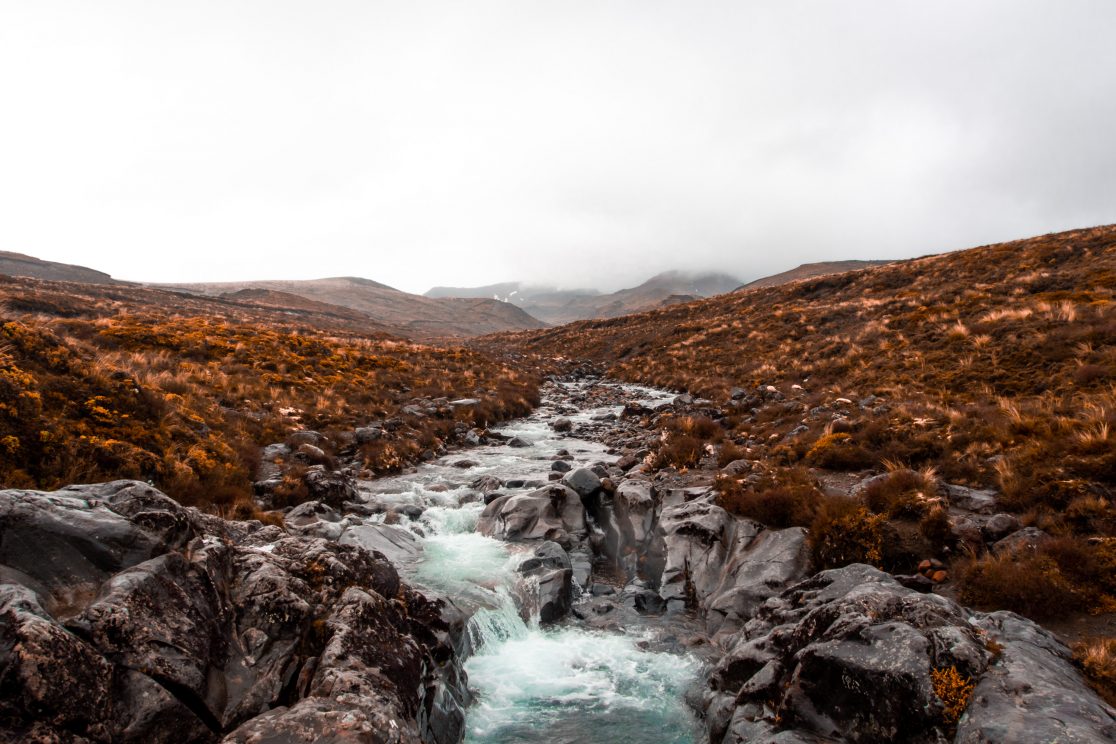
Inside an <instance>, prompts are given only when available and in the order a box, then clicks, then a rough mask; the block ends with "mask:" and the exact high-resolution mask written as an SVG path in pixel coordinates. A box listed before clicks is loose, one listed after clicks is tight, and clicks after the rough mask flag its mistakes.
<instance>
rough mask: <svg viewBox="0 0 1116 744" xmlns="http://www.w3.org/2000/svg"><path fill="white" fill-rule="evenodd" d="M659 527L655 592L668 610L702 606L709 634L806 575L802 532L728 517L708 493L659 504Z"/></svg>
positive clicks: (748, 613)
mask: <svg viewBox="0 0 1116 744" xmlns="http://www.w3.org/2000/svg"><path fill="white" fill-rule="evenodd" d="M659 530H660V533H661V536H662V540H663V543H664V551H665V565H664V568H663V572H662V581H661V587H660V591H659V593H660V596H662V598H663V600H664V601H666V602H667V605H668V607H669V608H670V609H681V608H682V607H685V606H696V607H698V608H701V609H703V610H706V611H707V624H708V627H709V630H710V632H715V631H717V630H721V629H722V628H725V629H726V630H730V629H732V628H734V627H735V626H736V625H738V624H739V623H741V622H743V621H744V620H746V619H747V618H748V617H750V616H751V614H752V613H753V612H754V611H755V610H756V609H757V608H758V607H759V606H760V605H761V604H762V603H763V602H764V601H765V600H766V599H767V598H768V597H771V596H773V595H775V594H777V593H778V592H780V591H782V589H783V588H785V587H786V586H788V585H789V584H790V583H792V582H794V581H797V580H799V579H800V578H801V577H802V576H803V575H805V571H806V568H807V565H808V551H807V548H806V534H805V530H803V529H801V528H797V527H795V528H790V529H786V530H768V529H766V528H764V527H763V525H761V524H759V523H758V522H754V521H752V520H748V519H737V518H734V517H732V516H731V515H729V514H728V513H727V512H726V511H725V510H724V509H722V508H721V507H719V506H716V505H714V504H713V503H712V502H711V501H710V500H709V497H708V496H705V497H700V498H698V499H696V500H693V501H688V502H683V503H681V504H677V505H674V506H668V507H664V509H663V512H662V515H661V517H660V521H659ZM726 626H727V627H726Z"/></svg>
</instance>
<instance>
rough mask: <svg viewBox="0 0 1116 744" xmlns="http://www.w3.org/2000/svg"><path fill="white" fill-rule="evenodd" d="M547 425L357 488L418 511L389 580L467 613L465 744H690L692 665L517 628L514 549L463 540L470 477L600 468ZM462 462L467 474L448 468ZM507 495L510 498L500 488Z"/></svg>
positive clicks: (620, 645)
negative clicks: (398, 573) (560, 460)
mask: <svg viewBox="0 0 1116 744" xmlns="http://www.w3.org/2000/svg"><path fill="white" fill-rule="evenodd" d="M624 389H625V391H626V392H628V393H629V394H630V395H631V397H632V399H635V400H643V401H651V402H657V401H660V400H664V399H666V396H665V395H664V394H662V393H660V392H659V391H653V390H649V389H646V388H636V387H634V386H626V387H625V388H624ZM618 411H619V408H616V407H610V408H599V409H590V410H586V411H580V412H578V413H577V414H574V415H570V416H568V418H571V419H572V420H573V421H574V422H579V421H588V420H590V419H591V418H592V417H593V416H595V415H600V414H603V413H616V412H618ZM556 417H557V414H556V412H555V410H554V409H553V408H552V407H551V406H549V405H547V404H546V403H544V405H543V406H542V407H541V408H540V409H539V410H538V411H537V412H536V413H535V414H534V415H533V416H531V417H529V418H526V419H522V420H520V421H518V422H515V423H513V424H510V425H508V426H507V427H505V428H503V429H502V430H501V431H502V433H504V434H507V435H509V436H518V437H520V438H522V439H524V440H526V441H528V442H530V446H529V447H523V448H511V447H507V446H503V445H500V446H488V447H479V448H474V449H470V450H467V451H463V452H458V453H454V454H451V455H449V456H447V457H444V458H442V459H441V460H439V461H437V462H434V463H431V464H429V465H424V466H422V467H420V468H418V470H417V471H416V472H414V473H410V474H407V475H403V476H399V477H396V478H390V479H383V480H380V481H372V482H368V483H365V484H364V486H365V490H366V492H367V493H368V495H369V496H370V497H372V498H374V499H377V500H379V501H381V502H383V503H387V504H395V505H406V504H412V505H417V506H423V507H425V511H424V512H423V514H422V516H421V517H420V518H419V519H418V520H416V521H415V522H414V523H409V524H410V525H411V526H412V528H417V529H416V531H417V532H420V533H421V534H422V535H423V538H422V540H421V544H422V553H421V558H419V559H418V560H416V561H415V562H414V563H413V564H412V565H401V566H400V569H401V570H402V571H403V572H404V573H405V574H406V575H408V577H409V578H410V579H411V580H412V581H414V582H415V583H417V584H419V585H421V586H425V587H427V588H429V589H432V590H434V591H437V592H442V593H445V594H446V595H448V596H450V597H452V598H454V599H455V601H463V602H465V603H466V604H467V605H468V606H470V608H471V609H474V610H475V612H474V614H473V615H472V618H471V620H470V622H469V626H468V633H469V635H470V641H471V643H470V646H471V648H472V656H470V657H469V659H468V660H467V661H466V663H465V669H466V671H467V673H468V675H469V685H470V687H471V688H472V689H473V690H474V692H475V693H476V698H477V700H476V702H475V703H474V704H473V705H472V706H471V707H470V708H469V710H468V711H467V721H466V726H467V736H466V741H467V742H471V743H473V744H482V743H484V744H502V743H505V742H506V743H511V742H528V741H542V742H548V743H554V744H563V743H567V742H568V743H569V744H574V743H575V742H576V743H577V744H597V743H599V744H606V743H607V744H624V743H625V742H633V743H634V742H647V741H654V742H659V743H660V744H676V743H682V742H687V743H688V742H693V741H694V740H695V734H696V724H695V721H694V719H693V717H692V715H691V714H690V712H689V710H688V708H687V707H686V706H685V704H684V702H683V697H684V693H685V691H686V689H687V688H688V687H689V686H690V685H691V684H692V683H693V682H694V680H695V679H696V678H697V675H698V673H699V666H700V665H699V663H698V662H697V661H696V660H695V659H693V658H692V657H689V656H680V655H677V654H668V653H656V652H653V651H649V650H646V649H644V648H642V647H641V644H640V642H641V641H642V640H644V636H645V634H646V630H645V629H640V628H631V629H627V631H626V632H625V633H604V632H599V631H593V630H588V629H585V628H580V627H577V626H576V625H574V624H567V625H560V626H556V627H552V628H540V627H539V626H538V624H537V621H535V620H532V621H529V622H524V620H523V619H522V618H521V617H520V614H519V612H518V610H517V608H516V605H515V603H514V601H513V599H512V595H511V586H512V585H513V583H514V580H515V576H516V574H515V568H516V566H517V565H518V564H519V562H520V561H521V560H522V559H523V557H524V556H525V552H524V551H525V547H523V546H514V545H510V544H508V543H504V542H502V541H499V540H495V539H493V538H490V537H485V536H483V535H480V534H477V533H476V532H474V530H475V528H476V523H477V517H478V516H479V514H480V512H481V511H482V509H483V505H482V504H481V503H477V502H471V503H464V504H462V503H461V502H460V499H461V498H463V497H465V496H466V494H471V491H470V490H469V489H468V488H467V487H466V486H467V484H468V483H469V482H471V481H472V480H474V479H475V478H477V477H479V476H481V475H493V476H496V477H498V478H500V479H501V480H504V481H509V480H523V481H532V480H533V481H536V482H538V481H545V480H546V477H547V473H548V472H549V468H550V462H551V459H552V458H553V457H554V455H555V454H557V453H558V452H559V450H563V449H565V450H568V451H569V452H570V454H571V455H572V456H573V458H574V462H573V463H572V464H574V465H575V466H577V465H583V464H588V463H591V462H595V461H598V460H607V459H609V458H608V456H607V455H606V454H605V451H604V447H602V446H601V445H600V444H598V443H595V442H590V441H586V440H582V439H577V438H573V437H569V436H565V435H560V434H557V433H555V432H554V431H553V429H551V427H550V426H549V422H550V421H551V420H553V419H554V418H556ZM462 459H469V460H472V461H475V462H476V463H477V465H475V466H474V467H471V468H469V469H467V470H462V469H461V468H457V467H455V466H454V463H455V462H458V461H460V460H462ZM530 487H531V486H530V485H525V486H524V488H530ZM509 490H514V489H508V488H506V487H505V488H503V489H501V491H503V492H508V491H509ZM403 521H404V523H408V522H407V520H403Z"/></svg>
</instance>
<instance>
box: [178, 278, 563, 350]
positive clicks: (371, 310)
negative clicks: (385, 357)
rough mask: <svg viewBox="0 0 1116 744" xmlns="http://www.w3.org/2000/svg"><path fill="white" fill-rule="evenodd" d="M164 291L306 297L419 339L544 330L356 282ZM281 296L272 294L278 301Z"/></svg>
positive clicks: (516, 311) (496, 311) (501, 306)
mask: <svg viewBox="0 0 1116 744" xmlns="http://www.w3.org/2000/svg"><path fill="white" fill-rule="evenodd" d="M161 286H165V287H166V288H169V289H177V290H180V291H185V292H192V293H195V294H202V295H210V296H219V295H229V294H234V293H237V292H242V291H245V290H252V291H265V292H275V293H281V294H283V295H290V296H296V297H301V298H304V299H306V300H312V301H314V302H318V303H325V304H328V305H336V306H340V307H345V308H349V309H351V310H356V311H358V312H360V313H363V314H364V315H365V316H367V317H369V318H371V319H372V321H374V322H375V323H378V324H380V325H382V326H384V327H387V328H390V329H391V330H392V332H394V333H397V334H399V335H402V336H407V337H413V338H440V337H464V336H476V335H481V334H486V333H497V332H500V331H507V330H521V329H531V328H542V327H543V325H544V324H543V323H541V322H540V321H539V320H537V319H535V318H533V317H531V316H530V315H528V314H527V313H526V312H524V311H523V310H521V309H520V308H518V307H516V306H514V305H511V304H508V303H503V302H497V301H496V300H492V299H432V298H428V297H422V296H419V295H413V294H410V293H407V292H401V291H399V290H397V289H393V288H392V287H388V286H387V285H384V284H380V283H378V282H374V281H371V280H369V279H360V278H356V277H334V278H329V279H311V280H302V281H298V280H292V281H253V282H217V283H190V284H173V285H161ZM276 297H277V295H272V299H273V300H275V299H276Z"/></svg>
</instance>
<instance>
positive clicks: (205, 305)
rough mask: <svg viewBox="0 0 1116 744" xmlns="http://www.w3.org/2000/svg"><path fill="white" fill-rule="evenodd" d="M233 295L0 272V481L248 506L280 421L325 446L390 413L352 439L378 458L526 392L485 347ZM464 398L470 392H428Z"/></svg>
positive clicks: (367, 465) (406, 454) (526, 381)
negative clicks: (146, 488) (374, 430)
mask: <svg viewBox="0 0 1116 744" xmlns="http://www.w3.org/2000/svg"><path fill="white" fill-rule="evenodd" d="M240 299H241V300H242V301H240V302H238V301H234V300H231V299H229V298H208V297H197V296H191V295H184V294H181V293H175V292H169V291H166V290H159V289H152V288H148V287H140V286H131V285H114V286H104V285H92V284H89V285H80V284H72V283H55V282H47V281H39V280H34V279H17V278H8V277H0V453H2V454H3V456H2V457H0V485H2V486H3V487H14V488H55V487H59V486H63V485H67V484H70V483H74V482H96V481H101V480H106V479H111V478H137V479H140V480H145V481H146V480H150V481H152V482H154V483H155V484H156V485H157V486H158V487H159V488H161V489H162V490H164V491H165V492H166V493H168V494H170V495H171V496H173V497H174V498H175V499H177V500H179V501H180V502H182V503H186V504H192V505H199V506H202V507H206V508H219V509H222V510H233V509H239V510H241V511H240V512H237V513H242V512H243V514H251V513H254V510H255V505H254V502H253V501H252V499H251V494H252V491H253V480H255V479H256V475H257V473H256V470H257V468H258V467H260V465H261V459H260V448H261V446H263V445H267V444H269V443H273V442H283V441H284V439H285V438H286V437H287V436H288V435H290V434H292V433H294V432H299V431H304V430H320V431H322V432H326V434H325V435H323V436H322V437H321V438H320V439H319V438H318V437H317V436H315V438H314V439H315V441H317V444H316V445H315V447H317V448H318V449H321V450H324V454H322V455H321V457H329V456H331V454H332V450H333V448H334V447H343V446H347V447H350V448H352V447H353V446H354V445H353V439H352V437H353V435H352V430H353V429H354V428H355V427H358V426H361V425H364V424H366V423H368V422H369V421H372V420H380V421H383V420H384V419H391V418H395V419H397V423H396V424H393V427H392V428H391V429H390V430H387V431H386V432H385V433H383V435H382V436H381V437H380V438H379V439H377V441H375V442H370V443H368V444H366V445H363V446H362V447H360V448H357V449H356V450H355V456H356V458H357V460H358V461H359V462H360V463H361V467H362V468H364V469H367V470H368V471H370V472H390V471H392V470H397V469H399V468H400V467H402V466H404V465H406V464H407V463H410V462H414V461H416V460H417V458H418V457H419V456H420V454H421V453H422V452H423V451H424V450H427V449H429V448H432V447H433V448H439V447H442V446H443V443H445V442H448V441H452V440H453V438H454V437H456V436H457V435H458V434H459V433H460V429H459V427H458V424H459V423H464V422H468V423H469V424H470V425H471V424H472V423H474V421H475V422H476V423H479V424H481V425H483V424H485V423H487V422H488V421H495V420H498V419H501V418H507V417H509V416H512V415H522V414H523V413H525V412H527V411H528V410H530V408H531V406H532V405H533V404H532V400H533V399H534V396H535V395H536V385H535V382H534V381H533V380H532V379H531V378H530V377H528V376H524V375H521V374H520V373H518V372H515V371H513V370H511V369H509V368H507V367H505V366H503V365H501V364H499V363H495V362H492V361H489V360H488V359H487V358H486V357H484V356H482V355H479V354H476V353H473V352H467V351H464V350H462V349H459V348H454V347H437V346H426V345H421V344H415V343H412V342H408V341H404V340H401V339H399V338H395V337H391V336H389V335H387V334H385V333H382V332H379V331H378V330H377V329H376V327H375V326H374V325H373V324H371V323H370V322H369V321H368V320H367V319H366V318H363V317H361V318H358V319H356V320H355V321H354V319H352V318H349V317H345V315H344V312H335V311H334V309H331V308H329V307H325V308H320V307H317V306H314V305H308V306H307V307H304V308H303V309H302V310H301V311H299V312H297V313H293V314H292V311H291V310H290V309H289V308H281V309H278V310H277V309H275V308H273V307H269V306H267V305H266V303H267V302H268V301H271V300H274V299H275V296H274V295H272V294H264V295H260V294H258V293H251V294H249V295H247V296H243V295H242V296H241V298H240ZM341 310H342V311H343V309H341ZM349 312H351V311H349ZM461 398H469V399H472V400H473V401H474V403H473V404H471V405H470V406H468V407H463V408H454V409H452V410H450V409H449V408H447V407H446V406H444V405H441V406H439V405H432V404H431V403H429V401H430V400H432V399H461ZM418 404H421V405H422V406H423V408H422V411H419V410H418V409H408V410H413V411H414V412H413V413H407V412H405V411H404V410H403V409H404V408H405V407H407V406H413V405H418ZM467 428H468V427H466V429H467ZM329 443H332V444H329ZM294 472H295V474H296V475H300V474H301V471H294ZM290 485H291V493H292V494H294V495H293V496H292V498H295V500H297V498H298V496H297V494H298V493H299V489H300V488H301V486H299V485H298V484H297V483H292V484H290ZM230 513H231V512H230ZM243 514H242V515H243Z"/></svg>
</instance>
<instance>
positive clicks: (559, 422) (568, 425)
mask: <svg viewBox="0 0 1116 744" xmlns="http://www.w3.org/2000/svg"><path fill="white" fill-rule="evenodd" d="M550 428H552V429H554V431H557V432H566V431H569V430H571V429H572V428H573V422H572V421H570V420H569V419H568V418H565V417H562V418H556V419H554V421H552V422H551V424H550Z"/></svg>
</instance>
